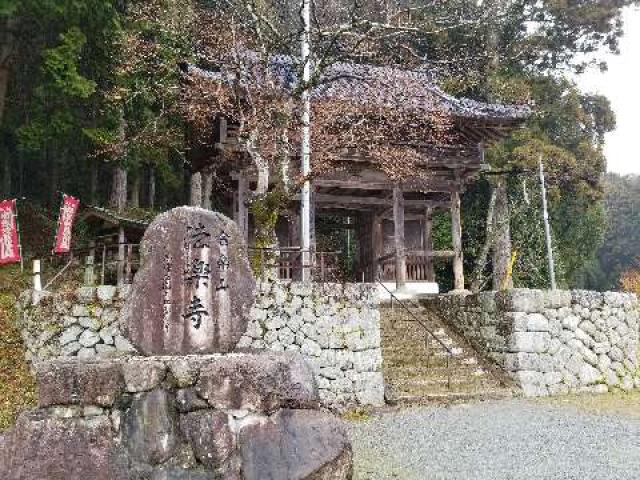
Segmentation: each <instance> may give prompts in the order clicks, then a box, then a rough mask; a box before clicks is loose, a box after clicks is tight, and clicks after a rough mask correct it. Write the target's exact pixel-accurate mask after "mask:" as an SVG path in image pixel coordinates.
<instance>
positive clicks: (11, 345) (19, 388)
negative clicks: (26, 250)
mask: <svg viewBox="0 0 640 480" xmlns="http://www.w3.org/2000/svg"><path fill="white" fill-rule="evenodd" d="M28 282H29V277H28V275H27V274H23V273H21V272H20V268H19V267H18V266H15V265H14V266H3V267H0V285H3V288H2V290H0V432H1V431H3V430H5V429H7V428H9V427H11V426H12V425H13V423H14V422H15V419H16V417H17V416H18V414H19V413H20V412H21V411H23V410H25V409H27V408H29V407H32V406H33V405H34V404H35V400H36V395H35V382H34V379H33V377H32V376H31V373H30V371H29V366H28V365H27V362H26V361H25V359H24V358H25V357H24V354H25V350H24V345H23V343H22V338H21V335H20V329H19V328H18V326H17V325H16V323H15V322H16V320H17V317H18V315H17V312H16V308H15V307H16V303H17V298H18V295H19V294H20V293H21V292H22V290H23V289H24V288H26V286H27V285H28Z"/></svg>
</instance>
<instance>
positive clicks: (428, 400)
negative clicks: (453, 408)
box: [388, 389, 515, 406]
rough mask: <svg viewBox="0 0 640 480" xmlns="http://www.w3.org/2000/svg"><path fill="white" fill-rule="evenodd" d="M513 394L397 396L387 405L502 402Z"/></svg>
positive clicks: (505, 391)
mask: <svg viewBox="0 0 640 480" xmlns="http://www.w3.org/2000/svg"><path fill="white" fill-rule="evenodd" d="M514 396H515V395H514V393H513V392H512V391H510V390H506V389H496V390H485V391H482V392H455V393H454V392H451V393H429V394H421V395H398V396H396V397H394V398H391V399H388V401H389V403H391V404H393V405H398V406H415V405H428V404H433V403H444V404H451V403H465V402H472V401H487V400H502V399H506V398H511V397H514Z"/></svg>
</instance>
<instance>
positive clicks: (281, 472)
mask: <svg viewBox="0 0 640 480" xmlns="http://www.w3.org/2000/svg"><path fill="white" fill-rule="evenodd" d="M37 380H38V383H39V387H40V398H39V405H40V408H39V409H38V410H35V411H33V412H29V413H26V414H23V415H22V416H21V417H20V419H19V420H18V423H17V425H16V427H15V428H14V429H12V430H10V431H8V432H6V434H5V435H3V436H0V472H2V475H1V476H2V479H3V480H43V479H47V480H86V479H96V480H134V479H135V480H139V479H153V480H188V479H190V480H208V479H211V480H213V479H223V480H243V479H244V480H258V479H274V480H275V479H278V480H280V479H281V480H287V479H291V480H293V479H296V480H304V479H308V480H325V479H326V480H343V479H348V478H351V465H352V459H351V446H350V444H349V441H348V438H347V435H346V429H345V426H344V425H343V423H342V422H341V421H340V420H339V419H337V418H336V417H334V416H332V415H330V414H327V413H324V412H320V411H318V410H315V408H317V406H318V390H317V387H316V385H315V383H314V377H313V374H312V372H311V370H310V369H309V367H308V366H307V364H306V362H305V361H304V360H303V357H302V356H301V355H299V354H292V353H282V354H277V353H260V354H232V355H206V356H186V357H148V358H144V357H131V358H129V359H126V360H124V359H120V360H115V359H114V360H108V361H104V362H96V361H91V362H87V361H84V362H83V361H81V360H73V361H70V360H59V361H54V362H47V363H41V364H39V365H38V366H37Z"/></svg>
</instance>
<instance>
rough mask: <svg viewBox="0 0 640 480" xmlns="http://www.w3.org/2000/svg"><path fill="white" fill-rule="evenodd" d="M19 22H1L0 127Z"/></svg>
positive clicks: (11, 18)
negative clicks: (15, 30) (15, 34)
mask: <svg viewBox="0 0 640 480" xmlns="http://www.w3.org/2000/svg"><path fill="white" fill-rule="evenodd" d="M16 23H17V20H16V19H15V17H9V18H6V19H4V20H0V32H1V33H0V125H2V120H3V114H4V107H5V104H6V99H7V88H8V86H9V75H10V73H11V60H12V57H13V53H14V47H15V36H14V29H15V27H16Z"/></svg>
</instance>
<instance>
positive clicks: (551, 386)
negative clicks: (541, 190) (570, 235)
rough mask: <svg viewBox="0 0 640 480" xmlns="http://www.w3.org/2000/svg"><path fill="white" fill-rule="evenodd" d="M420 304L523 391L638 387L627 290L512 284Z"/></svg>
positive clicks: (633, 308) (631, 298)
mask: <svg viewBox="0 0 640 480" xmlns="http://www.w3.org/2000/svg"><path fill="white" fill-rule="evenodd" d="M425 304H426V305H427V306H428V307H429V308H432V309H434V310H435V311H437V312H438V313H439V315H440V316H441V317H442V319H443V320H444V321H446V322H447V323H448V324H449V325H450V326H451V327H453V328H454V329H456V330H457V331H458V332H459V333H460V334H461V335H463V336H464V337H465V338H466V339H467V341H469V342H470V343H471V345H472V346H473V347H474V348H475V349H476V350H478V351H479V352H480V353H481V354H483V355H484V356H485V357H487V358H488V359H489V360H491V361H493V362H495V363H496V364H497V365H498V366H499V367H501V368H503V369H504V370H505V371H506V372H507V373H508V374H509V375H510V376H511V377H512V378H513V379H514V380H515V381H516V383H517V384H518V385H519V386H520V387H521V388H522V390H523V392H524V394H525V395H527V396H545V395H558V394H568V393H582V392H607V391H609V390H613V389H622V390H625V391H627V390H631V389H633V388H635V387H636V386H640V380H639V378H638V358H637V353H638V352H637V350H638V313H639V306H638V300H637V298H636V297H635V295H631V294H624V293H615V292H606V293H598V292H588V291H543V290H527V289H515V290H511V291H506V292H486V293H480V294H476V295H470V294H469V295H443V296H439V297H435V298H432V299H429V300H425Z"/></svg>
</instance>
